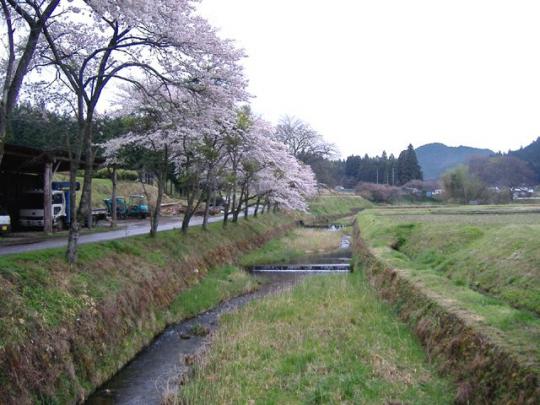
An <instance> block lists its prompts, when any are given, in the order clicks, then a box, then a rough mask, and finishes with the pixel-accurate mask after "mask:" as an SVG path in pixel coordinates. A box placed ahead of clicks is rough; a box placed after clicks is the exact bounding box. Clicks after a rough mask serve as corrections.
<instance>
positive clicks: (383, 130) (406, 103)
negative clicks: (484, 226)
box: [201, 0, 540, 156]
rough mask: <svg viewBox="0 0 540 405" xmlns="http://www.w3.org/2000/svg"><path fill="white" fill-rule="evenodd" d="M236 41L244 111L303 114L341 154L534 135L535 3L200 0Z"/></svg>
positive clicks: (488, 143) (539, 120)
mask: <svg viewBox="0 0 540 405" xmlns="http://www.w3.org/2000/svg"><path fill="white" fill-rule="evenodd" d="M201 13H202V14H203V15H204V16H205V17H207V18H208V19H209V20H210V21H211V22H212V23H213V24H214V25H215V26H217V27H219V28H220V30H221V35H222V36H223V37H227V38H232V39H235V40H236V41H237V43H238V45H239V46H241V47H243V48H244V49H245V50H246V51H247V54H248V56H249V57H248V59H246V61H245V63H244V64H245V67H246V73H247V76H248V77H249V80H250V91H251V93H252V94H253V95H254V96H256V98H255V99H254V100H253V106H254V110H255V111H256V112H258V113H260V114H262V115H263V116H265V117H266V118H267V119H269V120H270V121H273V122H276V121H277V120H278V118H279V117H280V116H281V115H283V114H291V115H295V116H297V117H299V118H302V119H303V120H305V121H307V122H309V123H310V124H311V125H312V126H313V127H314V128H315V129H317V130H318V131H319V132H321V133H322V134H323V135H324V136H325V137H326V138H327V139H328V140H330V141H332V142H334V143H336V144H337V146H338V147H339V149H340V151H341V154H342V155H343V156H347V155H349V154H352V153H354V154H364V153H369V154H379V153H380V152H381V151H382V150H383V149H384V150H387V151H388V152H393V153H398V152H399V151H400V150H401V149H403V148H405V147H406V146H407V144H408V143H410V142H412V143H413V145H414V146H415V147H417V146H420V145H423V144H425V143H429V142H443V143H446V144H448V145H453V146H457V145H469V146H477V147H488V148H491V149H494V150H496V151H498V150H503V151H506V150H508V149H515V148H519V147H520V146H522V145H523V146H526V145H527V144H529V143H530V142H531V141H533V140H534V139H536V137H537V136H540V23H539V18H540V1H538V0H534V1H532V0H531V1H522V0H506V1H499V0H447V1H441V0H369V1H368V0H354V1H352V0H332V1H329V0H256V1H254V0H203V4H202V6H201Z"/></svg>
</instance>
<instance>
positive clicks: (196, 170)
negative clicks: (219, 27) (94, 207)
mask: <svg viewBox="0 0 540 405" xmlns="http://www.w3.org/2000/svg"><path fill="white" fill-rule="evenodd" d="M197 3H198V1H196V0H153V1H148V0H0V6H1V12H2V16H3V20H2V22H3V28H4V30H5V33H6V34H7V35H6V36H5V41H4V45H5V49H4V50H5V52H4V53H3V54H2V58H3V60H2V62H3V63H2V64H1V68H0V69H1V73H2V75H3V77H4V80H3V81H2V84H1V85H2V99H1V100H0V161H1V158H2V155H3V145H4V141H5V136H6V122H7V120H8V119H9V116H10V114H11V112H12V111H13V108H14V106H15V105H16V102H17V99H18V96H19V93H20V92H21V91H22V90H23V89H25V88H26V89H27V90H28V92H29V93H33V95H34V96H36V97H37V96H39V97H40V98H41V99H42V100H44V102H45V103H49V104H53V105H54V107H55V108H57V109H60V108H61V109H63V110H64V111H69V112H70V113H71V114H72V115H73V116H74V117H75V119H76V121H77V124H78V125H77V127H78V134H77V136H76V137H75V138H73V139H71V138H70V137H69V136H68V137H66V146H67V149H68V150H69V152H70V156H71V162H72V164H71V170H70V184H71V193H70V195H71V202H70V203H71V206H72V207H75V206H76V199H75V184H76V175H77V170H78V168H79V167H80V166H81V164H84V182H83V189H82V196H81V203H80V205H79V207H78V210H75V209H72V210H71V212H72V216H71V220H70V230H69V237H68V249H67V253H66V256H67V259H68V260H69V261H70V262H74V261H75V260H76V257H77V241H78V238H79V220H80V219H81V218H86V221H87V222H88V223H91V214H92V213H91V200H92V199H91V193H92V177H93V170H94V156H95V154H96V150H97V148H101V150H102V153H103V154H104V155H105V157H106V160H107V164H109V165H111V166H113V167H114V166H116V165H124V166H127V167H129V166H131V167H136V168H140V169H142V170H145V172H147V173H152V174H153V177H154V179H155V180H156V182H157V186H158V196H157V200H156V201H154V203H153V207H152V210H151V211H152V212H151V234H152V235H155V233H156V232H157V229H158V223H159V217H160V215H159V214H160V208H161V199H162V196H163V191H164V188H165V183H166V180H167V179H168V178H171V177H174V178H175V179H177V181H178V183H179V184H181V187H182V190H183V192H184V194H185V197H186V199H187V206H186V209H185V213H184V216H183V220H182V230H183V231H184V232H186V231H187V228H188V226H189V222H190V220H191V218H192V217H193V215H194V213H195V212H196V211H197V210H198V209H199V206H203V207H204V224H203V226H205V227H206V225H207V222H208V210H209V206H210V201H211V199H212V198H215V196H216V195H218V194H220V195H222V196H224V200H225V215H224V224H227V222H228V221H233V222H234V221H236V220H237V219H238V216H239V215H240V214H241V212H242V210H244V211H245V212H246V213H247V210H248V207H249V206H250V205H253V206H255V210H256V211H257V210H258V209H259V207H263V208H262V209H264V208H265V207H269V206H281V207H285V208H288V209H300V210H302V209H305V208H306V198H308V197H309V196H311V195H312V194H313V193H314V190H315V180H314V176H313V173H312V171H311V169H310V168H309V167H308V166H304V165H303V164H301V163H300V162H299V161H298V160H297V159H296V158H295V157H294V156H293V155H291V154H290V151H289V149H288V148H287V147H286V146H285V145H284V144H283V143H281V142H279V140H278V137H277V136H276V131H274V129H273V128H272V126H271V125H270V124H268V123H267V122H265V121H264V120H263V119H262V118H260V117H256V116H254V115H253V114H251V113H250V111H249V107H247V103H248V102H249V95H248V94H247V91H246V86H247V80H246V78H245V76H244V74H243V71H242V68H241V65H240V62H241V60H242V58H244V56H245V55H244V53H243V51H242V50H240V49H237V48H236V47H235V45H234V44H233V43H232V42H231V41H228V40H223V39H222V38H220V37H219V36H218V35H217V33H216V30H215V29H214V28H213V27H212V26H211V25H210V24H209V23H208V22H207V21H206V20H205V19H204V18H202V17H201V16H200V15H199V14H198V12H197ZM111 94H116V95H117V98H118V99H119V100H120V101H119V104H120V106H121V109H120V111H119V113H122V114H129V115H130V116H131V117H134V125H132V128H131V130H130V131H129V132H128V133H125V134H123V135H121V136H119V137H116V138H113V139H111V140H109V141H108V142H107V143H105V144H101V145H96V142H95V136H94V128H95V125H94V124H95V119H96V116H97V110H98V109H99V107H100V105H101V106H103V104H104V103H105V101H104V98H105V99H106V100H107V102H109V103H110V100H111V97H110V95H111ZM104 95H109V96H105V97H104ZM119 96H120V97H119ZM113 201H115V198H113ZM114 212H115V210H114V209H113V213H114Z"/></svg>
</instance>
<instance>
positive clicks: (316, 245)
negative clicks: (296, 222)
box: [180, 228, 455, 404]
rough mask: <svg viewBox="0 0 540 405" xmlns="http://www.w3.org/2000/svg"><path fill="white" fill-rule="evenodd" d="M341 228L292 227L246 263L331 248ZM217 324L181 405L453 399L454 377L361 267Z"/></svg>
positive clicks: (314, 279) (312, 281) (311, 279)
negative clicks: (441, 372) (440, 371)
mask: <svg viewBox="0 0 540 405" xmlns="http://www.w3.org/2000/svg"><path fill="white" fill-rule="evenodd" d="M348 231H350V228H349V229H348ZM341 235H342V232H340V231H338V232H329V231H327V230H326V231H321V230H317V231H315V230H312V229H295V230H293V231H291V232H289V233H288V234H287V235H286V236H284V237H282V238H280V239H274V240H272V241H270V242H269V243H267V244H265V245H264V246H263V247H262V248H260V249H258V250H256V251H254V252H252V253H250V254H248V255H246V256H245V257H244V258H243V262H244V263H245V264H246V265H253V264H262V263H269V262H271V260H272V259H274V261H273V262H274V263H282V262H286V261H289V260H291V259H293V260H294V259H297V258H299V257H301V256H302V255H313V254H314V250H316V251H317V253H319V254H322V253H329V252H331V251H332V250H336V248H337V247H338V246H339V239H340V238H341ZM220 323H221V325H220V328H219V329H218V331H217V333H216V335H215V336H214V337H213V338H212V345H211V347H210V349H209V351H208V353H207V354H206V356H205V357H204V358H203V360H202V362H201V363H200V364H198V366H197V368H196V371H195V374H194V377H193V378H192V379H191V381H189V382H188V384H187V385H186V386H184V387H183V388H182V390H181V392H180V396H181V400H180V403H193V404H214V403H216V404H218V403H219V404H233V403H370V404H389V403H415V404H435V403H436V404H445V403H452V400H453V395H454V392H455V389H454V386H453V384H452V383H451V382H450V381H448V380H447V379H445V378H442V377H440V376H438V375H437V373H436V372H435V367H434V366H433V365H431V364H430V363H429V361H428V359H427V358H426V355H425V353H424V351H423V349H422V347H421V345H420V344H419V342H418V340H417V339H416V338H415V337H414V336H413V335H412V333H411V332H410V331H408V329H407V327H406V325H404V324H403V323H402V322H400V321H399V320H398V319H396V318H395V316H394V314H393V313H392V311H391V310H390V308H389V307H388V306H387V305H386V304H384V303H382V302H381V301H380V300H379V299H378V298H377V297H376V294H375V291H374V290H373V289H372V288H371V287H370V286H369V284H368V283H367V281H366V279H365V277H364V275H363V273H361V272H354V273H352V274H349V275H335V276H308V277H306V278H305V279H304V280H303V281H302V282H301V283H300V284H299V285H297V286H295V287H294V288H293V289H292V290H285V291H282V292H281V293H279V294H277V295H275V296H268V297H266V298H264V299H263V300H260V301H257V302H252V303H250V304H248V305H247V306H246V307H244V308H243V309H241V310H240V311H239V312H237V313H233V314H229V315H226V316H224V317H223V318H222V319H221V322H220Z"/></svg>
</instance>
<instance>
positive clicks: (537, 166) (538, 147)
mask: <svg viewBox="0 0 540 405" xmlns="http://www.w3.org/2000/svg"><path fill="white" fill-rule="evenodd" d="M510 155H512V156H515V157H517V158H519V159H521V160H524V161H526V162H528V163H529V164H530V165H531V167H532V169H533V170H534V171H535V172H536V176H537V177H538V179H539V180H540V137H538V138H537V139H536V141H533V142H532V143H531V144H530V145H529V146H527V147H525V148H521V149H518V150H515V151H512V152H510Z"/></svg>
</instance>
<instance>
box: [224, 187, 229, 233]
mask: <svg viewBox="0 0 540 405" xmlns="http://www.w3.org/2000/svg"><path fill="white" fill-rule="evenodd" d="M230 204H231V192H230V191H229V192H228V193H227V197H226V199H225V207H223V208H224V210H223V211H224V212H223V228H226V227H227V223H228V222H229V207H230Z"/></svg>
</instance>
